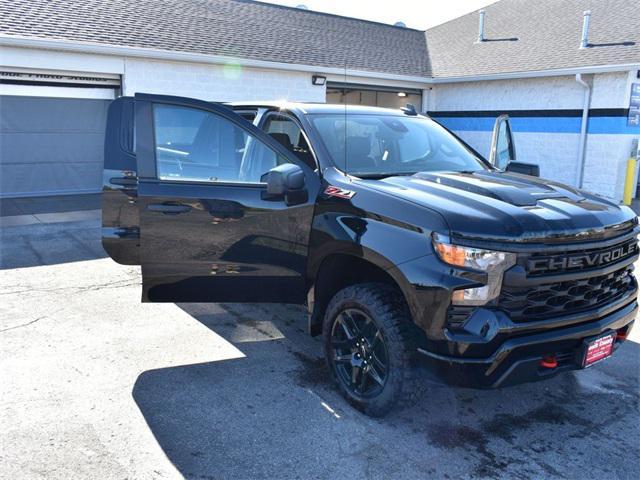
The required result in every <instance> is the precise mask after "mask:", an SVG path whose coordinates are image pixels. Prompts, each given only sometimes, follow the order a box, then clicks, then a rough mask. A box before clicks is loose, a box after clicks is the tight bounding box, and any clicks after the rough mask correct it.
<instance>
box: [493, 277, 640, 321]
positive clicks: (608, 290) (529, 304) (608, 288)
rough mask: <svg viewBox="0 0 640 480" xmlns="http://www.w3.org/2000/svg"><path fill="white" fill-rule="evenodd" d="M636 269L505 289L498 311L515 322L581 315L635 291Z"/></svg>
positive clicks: (501, 295)
mask: <svg viewBox="0 0 640 480" xmlns="http://www.w3.org/2000/svg"><path fill="white" fill-rule="evenodd" d="M632 270H633V267H630V266H629V267H625V268H622V269H620V270H618V271H616V272H613V273H609V274H607V275H598V276H596V277H591V278H584V279H579V280H572V281H565V282H558V283H546V284H542V285H535V286H530V287H524V288H514V287H509V286H505V285H503V288H502V292H501V293H500V297H498V304H497V307H498V308H499V309H500V310H502V311H504V312H505V313H506V314H507V315H509V317H511V319H512V320H513V321H514V322H532V321H536V320H545V319H548V318H553V317H558V316H562V315H570V314H573V313H580V312H582V311H585V310H590V309H593V308H598V307H600V306H604V305H607V304H608V303H611V302H614V301H616V300H617V299H619V298H621V297H622V296H624V294H625V293H626V292H628V291H629V290H631V289H633V288H635V281H634V279H633V273H632Z"/></svg>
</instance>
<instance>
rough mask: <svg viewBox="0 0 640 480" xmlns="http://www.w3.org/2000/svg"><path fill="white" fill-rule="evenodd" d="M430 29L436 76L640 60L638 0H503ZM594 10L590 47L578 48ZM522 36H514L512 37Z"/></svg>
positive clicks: (545, 68) (429, 42) (624, 62)
mask: <svg viewBox="0 0 640 480" xmlns="http://www.w3.org/2000/svg"><path fill="white" fill-rule="evenodd" d="M484 10H485V11H486V15H485V38H487V41H485V42H482V43H480V44H477V43H475V42H476V40H477V37H478V12H477V11H476V12H474V13H470V14H468V15H465V16H463V17H459V18H456V19H455V20H452V21H450V22H447V23H444V24H442V25H439V26H437V27H434V28H431V29H429V30H427V32H426V35H427V45H428V48H429V55H430V59H431V68H432V71H433V74H434V76H435V77H458V76H469V75H474V76H475V75H485V74H496V73H508V72H525V71H534V70H551V69H557V68H571V67H584V66H595V65H615V64H628V63H640V1H638V0H502V1H500V2H498V3H494V4H492V5H489V6H488V7H486V8H485V9H484ZM585 10H591V27H590V34H589V40H590V44H591V46H590V47H589V48H586V49H579V48H578V47H579V46H580V39H581V37H582V14H583V12H584V11H585ZM514 38H515V39H517V40H510V39H514Z"/></svg>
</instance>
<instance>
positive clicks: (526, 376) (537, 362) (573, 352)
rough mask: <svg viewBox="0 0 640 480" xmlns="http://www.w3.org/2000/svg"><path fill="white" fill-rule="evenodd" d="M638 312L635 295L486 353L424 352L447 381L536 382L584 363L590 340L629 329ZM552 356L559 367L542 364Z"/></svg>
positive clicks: (488, 383)
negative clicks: (620, 303)
mask: <svg viewBox="0 0 640 480" xmlns="http://www.w3.org/2000/svg"><path fill="white" fill-rule="evenodd" d="M634 293H635V292H634ZM605 312H606V313H605ZM637 312H638V304H637V302H636V301H635V295H634V299H633V300H631V301H630V302H629V303H627V304H626V305H624V306H622V307H620V308H618V309H617V310H615V311H611V309H610V308H609V309H608V311H592V312H585V313H588V314H589V315H588V316H589V317H590V318H591V320H590V321H585V322H582V323H577V324H576V323H573V322H567V323H571V324H570V325H568V326H565V327H558V326H557V325H558V324H555V325H553V326H552V325H549V324H548V327H549V328H548V329H544V330H542V329H538V330H535V329H533V330H534V331H531V330H529V333H525V331H522V332H518V333H521V334H518V335H517V336H512V337H509V338H508V339H506V340H505V341H504V342H503V343H502V344H501V345H500V346H499V347H498V348H497V349H496V350H495V351H494V353H493V354H492V355H490V356H488V357H486V358H473V357H460V356H449V355H443V354H440V353H436V352H432V351H429V350H428V349H426V348H420V349H418V351H419V352H420V353H422V354H424V355H425V357H426V359H427V361H428V362H429V363H431V364H432V366H433V367H435V371H436V373H438V374H439V376H440V377H441V378H442V379H443V380H445V381H446V382H447V383H451V384H456V385H461V386H466V387H473V388H497V387H502V386H507V385H515V384H519V383H525V382H532V381H537V380H543V379H546V378H549V377H551V376H553V375H556V374H557V373H559V372H562V371H567V370H577V369H580V368H582V366H581V363H580V361H579V358H580V355H581V352H582V348H583V342H584V340H585V339H587V338H590V337H594V336H597V335H600V334H602V333H605V332H609V331H615V332H623V333H625V334H628V333H629V331H630V330H631V327H632V325H633V322H634V320H635V317H636V314H637ZM565 320H566V319H565ZM558 323H560V322H558ZM563 323H564V322H563ZM565 324H566V323H565ZM528 327H529V328H530V327H531V325H529V326H528ZM554 327H556V328H554ZM512 333H513V332H512ZM450 340H454V339H450ZM456 340H457V341H461V340H463V339H456ZM621 343H622V340H616V343H615V345H614V350H615V349H617V348H618V347H619V346H620V344H621ZM549 355H553V356H554V357H555V358H557V359H558V365H557V367H555V368H551V369H550V368H545V367H542V366H541V360H542V359H543V358H544V357H546V356H549Z"/></svg>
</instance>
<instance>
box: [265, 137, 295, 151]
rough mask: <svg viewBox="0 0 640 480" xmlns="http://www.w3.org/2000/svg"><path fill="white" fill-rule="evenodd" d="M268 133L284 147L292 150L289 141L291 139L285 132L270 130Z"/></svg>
mask: <svg viewBox="0 0 640 480" xmlns="http://www.w3.org/2000/svg"><path fill="white" fill-rule="evenodd" d="M269 135H271V136H272V137H273V138H274V139H275V140H276V141H277V142H278V143H279V144H280V145H282V146H283V147H284V148H286V149H287V150H290V151H293V144H292V143H291V139H290V138H289V135H287V134H286V133H278V132H271V133H269Z"/></svg>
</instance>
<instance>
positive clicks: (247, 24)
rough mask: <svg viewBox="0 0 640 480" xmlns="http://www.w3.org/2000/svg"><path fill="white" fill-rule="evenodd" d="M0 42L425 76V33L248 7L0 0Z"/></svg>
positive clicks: (185, 1) (166, 1) (136, 0)
mask: <svg viewBox="0 0 640 480" xmlns="http://www.w3.org/2000/svg"><path fill="white" fill-rule="evenodd" d="M0 34H4V35H11V36H23V37H37V38H44V39H56V40H71V41H77V42H97V43H101V44H110V45H119V46H129V47H145V48H155V49H161V50H170V51H180V52H188V53H203V54H212V55H224V56H232V57H240V58H249V59H258V60H266V61H274V62H284V63H293V64H303V65H314V66H324V67H338V68H342V67H344V66H345V64H346V66H347V67H348V68H350V69H355V70H369V71H375V72H383V73H394V74H400V75H411V76H421V77H424V76H428V75H429V74H430V71H429V67H428V55H427V51H426V45H425V41H424V32H421V31H418V30H412V29H408V28H398V27H393V26H391V25H384V24H380V23H374V22H368V21H363V20H356V19H351V18H346V17H340V16H336V15H328V14H322V13H317V12H311V11H305V10H301V9H295V8H287V7H281V6H277V5H272V4H265V3H259V2H253V1H248V0H162V1H158V0H0Z"/></svg>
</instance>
